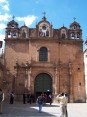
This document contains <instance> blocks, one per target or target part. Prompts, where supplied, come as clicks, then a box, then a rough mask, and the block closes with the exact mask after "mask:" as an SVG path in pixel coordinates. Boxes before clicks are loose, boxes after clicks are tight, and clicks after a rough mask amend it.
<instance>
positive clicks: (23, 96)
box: [23, 92, 26, 104]
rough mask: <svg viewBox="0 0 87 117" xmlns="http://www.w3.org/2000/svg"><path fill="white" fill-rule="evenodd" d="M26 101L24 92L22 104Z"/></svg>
mask: <svg viewBox="0 0 87 117" xmlns="http://www.w3.org/2000/svg"><path fill="white" fill-rule="evenodd" d="M25 103H26V94H25V92H24V93H23V104H25Z"/></svg>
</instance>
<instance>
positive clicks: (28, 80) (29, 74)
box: [27, 68, 31, 91]
mask: <svg viewBox="0 0 87 117" xmlns="http://www.w3.org/2000/svg"><path fill="white" fill-rule="evenodd" d="M27 83H28V84H27V88H28V90H29V91H31V68H30V69H29V70H28V79H27Z"/></svg>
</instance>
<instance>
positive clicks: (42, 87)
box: [34, 73, 52, 97]
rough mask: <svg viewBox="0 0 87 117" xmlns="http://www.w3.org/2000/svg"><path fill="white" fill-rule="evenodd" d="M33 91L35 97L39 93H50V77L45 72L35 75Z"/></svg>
mask: <svg viewBox="0 0 87 117" xmlns="http://www.w3.org/2000/svg"><path fill="white" fill-rule="evenodd" d="M34 93H35V96H36V97H37V96H38V95H40V94H41V93H45V94H46V95H47V96H48V95H49V94H52V77H51V76H50V75H49V74H47V73H40V74H38V75H37V76H36V78H35V81H34Z"/></svg>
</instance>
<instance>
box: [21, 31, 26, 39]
mask: <svg viewBox="0 0 87 117" xmlns="http://www.w3.org/2000/svg"><path fill="white" fill-rule="evenodd" d="M22 37H23V38H26V32H25V30H23V32H22Z"/></svg>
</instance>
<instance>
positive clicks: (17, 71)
mask: <svg viewBox="0 0 87 117" xmlns="http://www.w3.org/2000/svg"><path fill="white" fill-rule="evenodd" d="M4 64H5V69H4V77H3V79H4V81H7V85H6V86H4V87H6V90H7V92H9V91H14V93H15V95H17V96H20V95H22V94H23V93H24V92H25V93H31V94H33V95H34V96H35V97H37V96H38V95H40V94H41V93H45V94H46V95H47V96H48V95H49V94H51V95H52V96H53V99H54V100H55V97H56V95H57V94H59V93H61V92H64V93H67V94H68V99H69V102H85V101H86V94H85V78H84V63H83V40H82V29H81V27H80V25H79V23H77V22H76V21H75V20H74V21H73V22H72V23H71V24H70V26H69V28H67V27H65V26H64V25H63V26H62V27H61V28H58V29H54V28H53V26H52V24H51V23H50V22H49V21H47V19H46V17H45V15H44V16H43V17H42V20H41V21H40V22H38V23H37V24H36V26H35V28H30V27H27V26H26V25H25V24H24V25H23V26H21V27H19V25H18V23H17V22H16V21H15V20H14V18H13V19H12V21H10V22H8V24H7V27H6V32H5V55H4Z"/></svg>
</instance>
